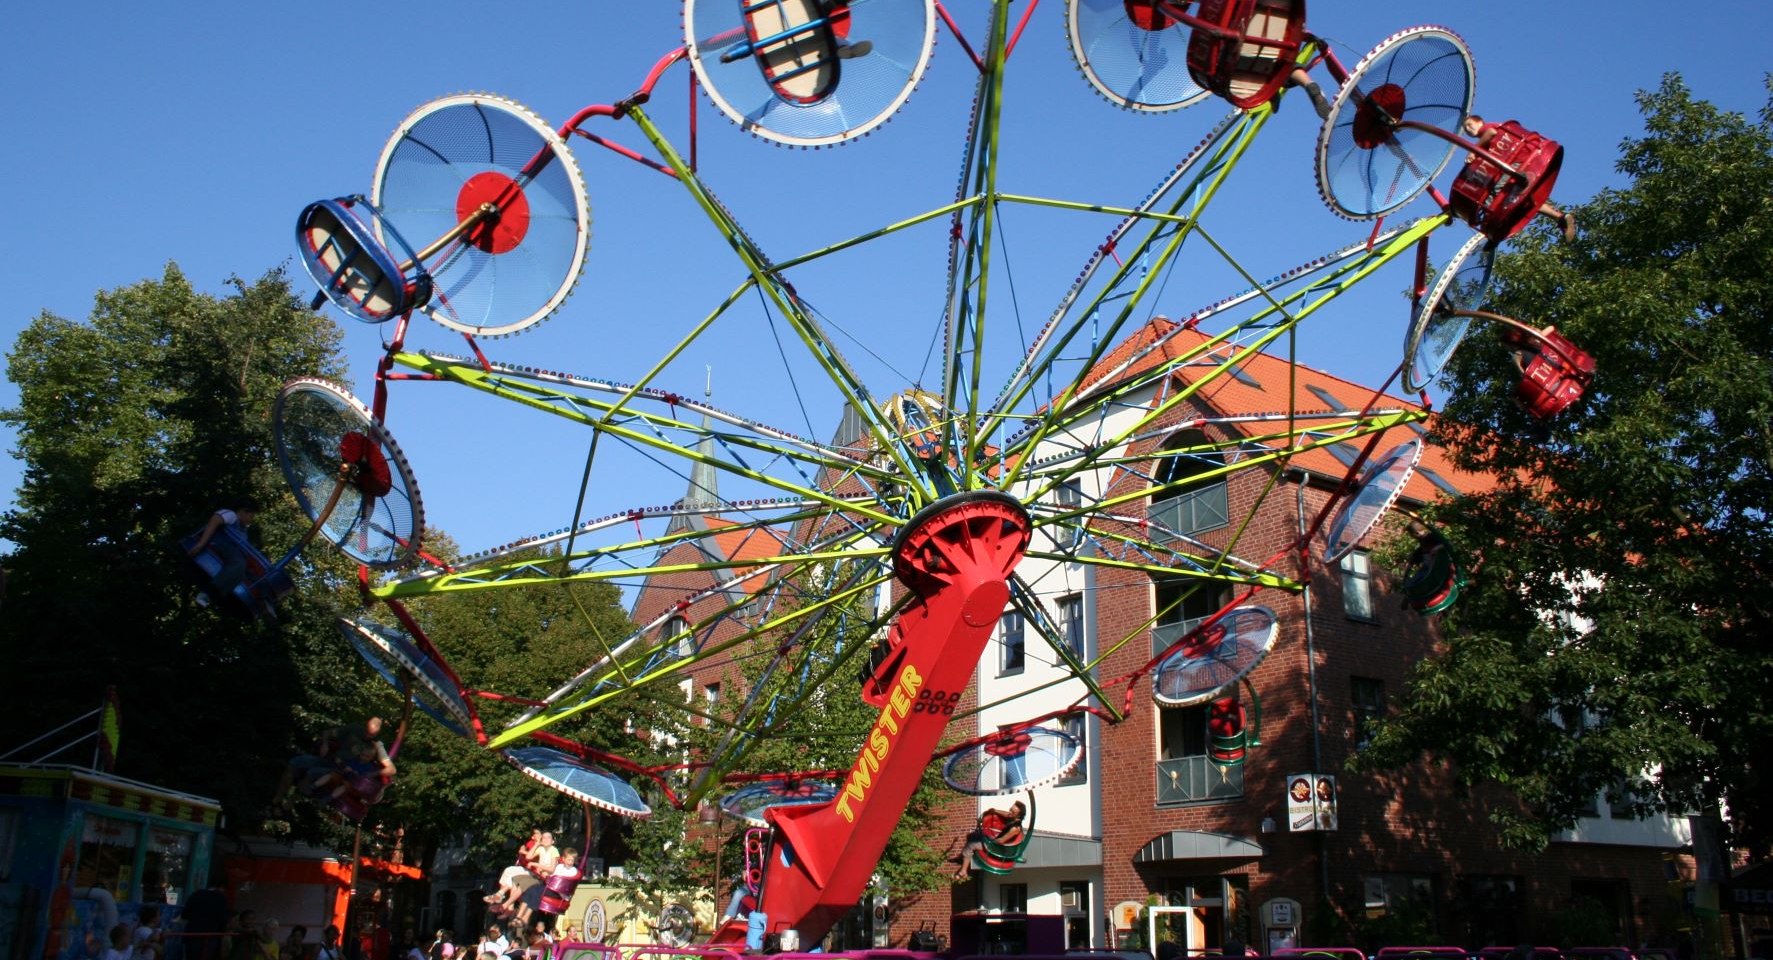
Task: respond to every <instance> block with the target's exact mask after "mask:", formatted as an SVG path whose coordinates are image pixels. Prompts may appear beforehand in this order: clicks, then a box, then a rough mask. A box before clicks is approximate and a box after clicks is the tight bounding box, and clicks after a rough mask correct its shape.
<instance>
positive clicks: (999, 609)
mask: <svg viewBox="0 0 1773 960" xmlns="http://www.w3.org/2000/svg"><path fill="white" fill-rule="evenodd" d="M1028 534H1029V524H1028V514H1027V513H1026V512H1025V511H1024V510H1023V509H1022V506H1021V504H1019V503H1018V502H1016V500H1015V499H1014V498H1013V497H1010V496H1007V495H1005V494H1001V493H997V492H995V491H977V492H971V493H963V494H958V495H956V496H953V497H949V498H947V499H945V500H942V501H940V502H938V503H936V504H933V505H931V506H930V507H929V508H927V509H925V510H923V511H922V512H921V513H919V514H918V515H917V516H915V517H913V518H912V520H911V522H910V523H908V524H906V526H905V530H904V531H903V532H902V533H900V535H899V539H898V542H897V543H896V544H895V546H894V551H893V567H894V572H895V573H896V574H897V575H898V578H899V580H900V582H902V583H904V584H905V586H906V588H907V589H909V590H910V591H911V592H912V593H913V594H915V595H916V597H917V599H916V600H915V601H913V602H912V604H911V605H910V606H909V607H907V608H906V609H905V610H904V612H903V613H901V614H900V616H899V619H898V621H897V622H895V623H894V624H893V627H892V631H891V633H890V634H889V643H890V645H891V653H890V657H889V660H888V663H889V666H888V667H887V668H885V669H888V670H890V671H891V672H890V673H888V674H887V675H885V676H883V677H880V678H879V680H880V681H881V682H882V683H881V687H882V689H883V691H884V694H885V699H884V706H882V707H881V711H880V716H879V717H878V718H877V719H876V720H875V722H874V726H873V728H872V729H871V730H870V731H869V734H868V740H867V742H866V743H865V744H864V745H863V747H862V751H861V753H860V754H859V755H858V756H857V757H856V762H855V764H854V766H852V767H851V768H850V772H849V774H848V776H847V777H845V778H844V782H843V786H842V789H841V790H840V791H839V792H838V795H837V797H836V798H835V799H833V800H831V801H829V802H827V803H822V804H815V805H809V806H795V807H783V808H778V809H775V810H771V811H770V812H769V814H768V817H769V819H770V820H771V822H772V823H773V824H774V826H775V836H774V842H773V845H772V848H771V850H770V856H769V864H768V866H767V867H766V868H765V870H764V878H763V892H762V895H761V897H760V903H759V909H761V910H763V911H764V912H765V913H766V914H767V915H768V916H769V930H770V931H771V932H776V931H781V930H787V929H794V930H796V931H798V932H799V933H800V938H801V942H802V943H803V944H811V943H816V942H817V941H818V940H819V938H821V937H823V936H824V935H825V933H826V932H827V931H829V930H830V929H831V927H832V925H833V924H835V923H836V922H837V921H838V920H839V919H840V918H841V917H842V916H843V915H844V914H845V913H846V912H848V911H849V910H850V909H851V908H852V907H854V906H855V904H856V901H857V900H858V899H859V898H860V897H861V895H862V891H863V890H864V889H865V888H866V887H867V884H868V880H869V878H870V877H871V876H872V875H873V873H874V868H875V865H876V864H877V863H878V862H879V860H880V855H881V852H882V851H883V850H885V849H886V843H887V838H888V836H890V835H891V834H892V832H893V828H894V827H895V826H896V825H897V824H898V822H899V817H900V816H901V815H902V814H903V813H904V810H905V806H906V804H907V803H908V802H909V801H910V799H911V794H912V792H913V791H914V790H916V788H917V783H918V780H919V779H920V778H921V776H922V775H923V770H924V768H925V767H926V766H928V765H929V762H930V758H931V756H932V754H934V752H935V749H936V747H937V745H938V743H939V742H940V741H941V738H942V731H943V730H944V729H945V728H946V727H947V726H948V721H949V719H950V718H951V717H952V716H953V714H954V708H955V704H956V703H958V702H959V700H960V697H961V694H962V693H963V692H964V691H965V689H966V686H967V683H968V682H969V681H970V680H971V679H972V674H973V668H974V666H976V665H977V664H978V662H979V656H980V654H981V653H983V652H984V649H985V645H986V643H988V642H989V641H990V639H991V635H992V631H993V630H994V629H995V628H996V626H997V621H998V618H999V617H1000V616H1002V615H1003V610H1004V605H1005V604H1006V603H1007V602H1008V600H1009V597H1010V590H1009V584H1008V579H1009V576H1010V573H1011V572H1012V571H1014V570H1015V569H1016V565H1017V564H1018V563H1019V562H1021V560H1022V555H1023V553H1024V552H1025V551H1026V550H1027V549H1028ZM729 929H730V928H729ZM722 933H723V934H728V931H724V930H723V931H722ZM729 936H730V934H729ZM717 939H727V936H722V937H717Z"/></svg>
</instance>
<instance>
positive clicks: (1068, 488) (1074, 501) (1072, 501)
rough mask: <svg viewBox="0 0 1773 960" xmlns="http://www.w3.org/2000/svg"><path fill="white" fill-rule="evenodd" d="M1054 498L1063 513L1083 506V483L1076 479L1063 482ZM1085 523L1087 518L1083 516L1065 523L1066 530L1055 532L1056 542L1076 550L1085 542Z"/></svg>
mask: <svg viewBox="0 0 1773 960" xmlns="http://www.w3.org/2000/svg"><path fill="white" fill-rule="evenodd" d="M1054 498H1055V500H1056V501H1057V503H1058V505H1059V510H1060V512H1062V513H1066V512H1070V511H1072V510H1076V509H1077V508H1078V507H1081V506H1083V481H1082V480H1078V479H1076V478H1073V479H1070V480H1065V481H1061V482H1060V484H1059V488H1058V490H1056V491H1055V493H1054ZM1084 523H1085V518H1083V517H1081V516H1080V517H1073V518H1071V519H1070V520H1066V521H1064V524H1063V526H1064V529H1063V530H1059V531H1055V532H1054V534H1053V539H1054V541H1055V542H1057V543H1058V544H1059V545H1060V546H1062V547H1066V548H1075V547H1076V546H1077V545H1078V544H1079V543H1082V542H1083V535H1084Z"/></svg>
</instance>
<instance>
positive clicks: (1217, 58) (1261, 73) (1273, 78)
mask: <svg viewBox="0 0 1773 960" xmlns="http://www.w3.org/2000/svg"><path fill="white" fill-rule="evenodd" d="M1133 6H1134V4H1133V3H1129V4H1128V7H1129V9H1131V8H1132V7H1133ZM1158 6H1159V7H1160V8H1163V9H1164V12H1166V13H1170V14H1172V15H1174V14H1175V10H1174V8H1175V7H1177V6H1180V5H1179V4H1170V3H1159V4H1158ZM1177 19H1180V20H1184V21H1186V22H1188V23H1191V24H1194V33H1193V34H1192V35H1191V36H1190V37H1189V39H1188V73H1189V75H1190V76H1192V77H1194V82H1195V83H1198V84H1200V85H1201V86H1203V87H1205V88H1207V89H1208V90H1211V91H1213V92H1214V93H1216V94H1218V95H1219V96H1221V97H1224V98H1225V99H1227V100H1229V101H1231V103H1232V105H1233V106H1236V107H1238V108H1240V109H1243V110H1251V109H1254V108H1256V107H1259V106H1261V105H1262V104H1264V103H1267V102H1268V101H1269V100H1270V99H1272V98H1273V97H1274V95H1275V94H1276V93H1278V92H1279V91H1280V88H1281V87H1282V86H1284V85H1285V84H1286V82H1287V74H1289V73H1291V72H1292V70H1293V66H1294V59H1295V58H1296V57H1297V56H1298V54H1299V48H1300V47H1302V46H1303V45H1304V44H1305V40H1306V37H1305V0H1201V3H1200V7H1199V9H1198V10H1197V11H1196V13H1195V15H1194V16H1192V17H1188V16H1179V17H1177Z"/></svg>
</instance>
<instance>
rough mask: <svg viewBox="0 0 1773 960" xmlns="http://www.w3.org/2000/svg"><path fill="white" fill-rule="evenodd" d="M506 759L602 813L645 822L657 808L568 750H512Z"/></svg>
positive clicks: (621, 782) (622, 781) (530, 775)
mask: <svg viewBox="0 0 1773 960" xmlns="http://www.w3.org/2000/svg"><path fill="white" fill-rule="evenodd" d="M504 754H505V759H506V760H509V761H511V763H512V765H513V766H515V767H517V769H519V770H522V771H523V772H524V774H525V775H527V776H529V777H530V778H531V779H534V780H539V781H541V782H542V783H544V784H547V785H548V786H550V787H553V788H554V789H556V790H559V791H560V792H561V793H564V794H566V795H567V796H569V797H572V798H573V799H574V800H578V801H580V802H581V803H588V804H591V805H592V806H594V807H597V808H598V809H600V810H608V811H609V812H611V813H613V814H616V815H618V816H623V817H635V818H637V819H644V818H646V817H650V816H652V815H653V809H652V808H651V807H649V806H647V805H646V801H644V800H642V799H640V793H639V792H638V791H636V790H635V789H634V787H633V786H631V785H630V784H629V783H628V781H626V780H623V779H622V778H621V777H618V776H616V775H615V774H613V773H610V772H609V771H607V770H603V769H601V768H598V767H594V766H592V765H591V764H589V763H586V762H585V761H583V760H580V759H579V758H578V757H575V756H573V755H572V754H570V753H567V752H566V751H564V750H556V749H554V748H553V747H512V748H511V749H509V750H506V751H504Z"/></svg>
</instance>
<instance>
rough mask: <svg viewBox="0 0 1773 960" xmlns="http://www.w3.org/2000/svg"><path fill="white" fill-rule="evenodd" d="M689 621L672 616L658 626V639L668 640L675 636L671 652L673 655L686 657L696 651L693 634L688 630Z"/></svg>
mask: <svg viewBox="0 0 1773 960" xmlns="http://www.w3.org/2000/svg"><path fill="white" fill-rule="evenodd" d="M689 628H690V623H689V621H688V620H686V619H684V618H683V617H672V618H671V619H669V620H667V621H665V625H664V626H663V627H660V628H659V640H660V641H668V640H671V639H672V638H674V637H675V638H676V642H675V643H674V644H673V645H672V648H671V652H672V654H673V655H674V656H679V657H687V656H689V655H690V654H692V653H695V652H696V638H695V635H694V634H692V633H690V632H689Z"/></svg>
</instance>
